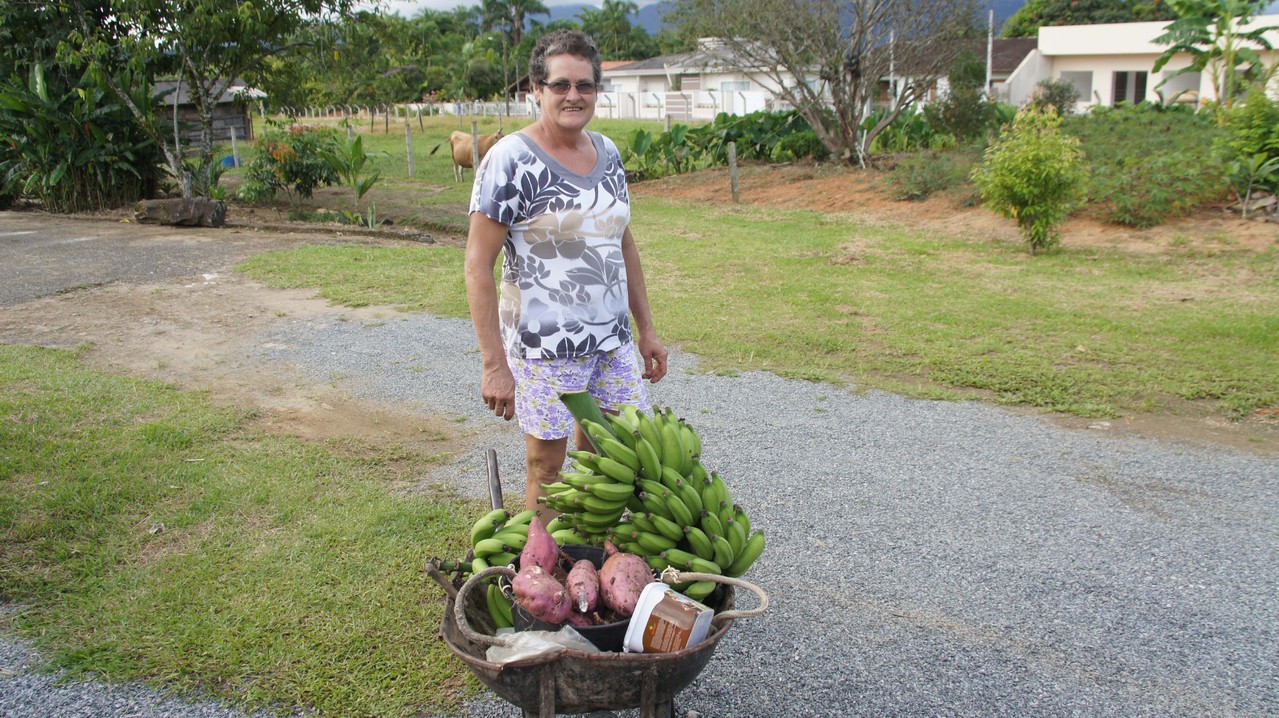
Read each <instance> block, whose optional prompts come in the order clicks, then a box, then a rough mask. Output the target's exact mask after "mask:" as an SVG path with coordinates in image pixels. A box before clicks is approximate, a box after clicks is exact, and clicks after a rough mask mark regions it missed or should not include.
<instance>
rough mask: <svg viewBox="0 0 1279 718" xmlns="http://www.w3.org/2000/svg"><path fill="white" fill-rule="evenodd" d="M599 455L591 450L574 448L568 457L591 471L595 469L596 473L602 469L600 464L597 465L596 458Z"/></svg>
mask: <svg viewBox="0 0 1279 718" xmlns="http://www.w3.org/2000/svg"><path fill="white" fill-rule="evenodd" d="M597 457H598V454H595V453H594V452H591V451H583V450H582V449H573V450H572V451H570V452H568V458H570V459H572V460H573V461H576V462H577V463H579V464H581V465H582V467H583V468H587V469H590V470H591V471H594V472H595V473H597V474H598V473H599V472H600V469H599V467H598V466H596V465H595V459H596V458H597Z"/></svg>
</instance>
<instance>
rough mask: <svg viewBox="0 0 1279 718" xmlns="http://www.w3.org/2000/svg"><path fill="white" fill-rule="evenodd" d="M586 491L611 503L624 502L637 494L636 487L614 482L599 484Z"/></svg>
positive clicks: (588, 487) (587, 488)
mask: <svg viewBox="0 0 1279 718" xmlns="http://www.w3.org/2000/svg"><path fill="white" fill-rule="evenodd" d="M586 491H587V493H589V494H592V495H594V496H596V497H598V498H601V499H604V500H605V501H609V502H619V501H620V502H622V503H623V504H625V503H626V500H627V499H629V498H630V497H631V496H633V495H634V494H635V487H634V486H631V485H630V484H619V483H616V482H613V481H608V482H602V481H601V482H597V483H594V484H590V485H588V486H587V487H586Z"/></svg>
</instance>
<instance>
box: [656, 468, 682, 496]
mask: <svg viewBox="0 0 1279 718" xmlns="http://www.w3.org/2000/svg"><path fill="white" fill-rule="evenodd" d="M659 478H661V480H662V485H663V486H665V487H666V488H668V489H670V490H671V491H674V490H675V487H676V486H679V485H680V484H681V483H683V481H684V475H683V474H681V473H680V472H679V471H676V470H675V469H673V468H671V467H669V466H665V465H664V466H662V475H661V476H660V477H659Z"/></svg>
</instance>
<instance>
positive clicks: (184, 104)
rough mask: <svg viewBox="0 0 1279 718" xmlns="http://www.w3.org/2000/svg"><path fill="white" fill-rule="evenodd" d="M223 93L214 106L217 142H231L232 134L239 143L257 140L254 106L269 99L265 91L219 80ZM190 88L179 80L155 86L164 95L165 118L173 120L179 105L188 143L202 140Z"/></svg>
mask: <svg viewBox="0 0 1279 718" xmlns="http://www.w3.org/2000/svg"><path fill="white" fill-rule="evenodd" d="M219 85H220V86H221V87H222V93H221V95H219V96H218V101H217V103H216V104H215V105H214V107H213V141H214V142H230V141H231V131H232V130H234V131H235V138H236V139H237V140H241V141H244V140H252V139H253V113H252V112H250V110H249V108H250V105H252V104H254V103H255V102H256V101H258V100H260V99H261V98H262V97H264V96H265V93H263V92H262V91H261V90H257V89H255V88H251V87H247V86H246V85H245V84H244V83H243V82H240V81H237V80H230V81H219ZM188 89H189V85H187V84H186V83H179V82H177V81H175V80H161V81H157V82H156V83H155V90H156V92H157V93H160V94H161V95H162V98H161V100H160V103H161V108H160V111H161V113H162V116H163V117H165V118H172V117H173V105H174V102H176V103H177V111H178V123H179V127H180V130H179V131H180V133H181V135H182V140H183V141H184V142H198V141H199V139H200V115H199V113H198V112H197V111H196V107H195V103H193V102H192V101H191V96H190V93H189V92H188Z"/></svg>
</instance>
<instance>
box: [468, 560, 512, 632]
mask: <svg viewBox="0 0 1279 718" xmlns="http://www.w3.org/2000/svg"><path fill="white" fill-rule="evenodd" d="M492 576H506V577H507V578H513V577H514V576H515V569H513V568H509V567H507V566H491V567H489V568H486V569H484V570H483V571H480V572H479V573H477V574H474V575H472V576H471V577H470V578H469V579H467V581H466V583H464V584H462V587H461V588H460V589H458V591H457V598H456V599H455V600H454V601H453V619H454V620H455V621H457V630H459V631H461V632H462V635H463V636H466V638H467V640H469V641H471V642H472V643H480V644H483V645H485V646H503V647H506V646H510V645H511V643H510V640H509V639H507V638H505V637H503V636H486V635H484V634H483V633H479V632H477V631H476V630H474V629H473V628H471V624H470V622H469V621H467V620H466V606H467V604H468V603H470V601H469V599H470V597H471V590H472V589H474V588H475V587H476V586H478V585H479V584H480V583H481V582H482V581H484V580H485V579H487V578H490V577H492Z"/></svg>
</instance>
